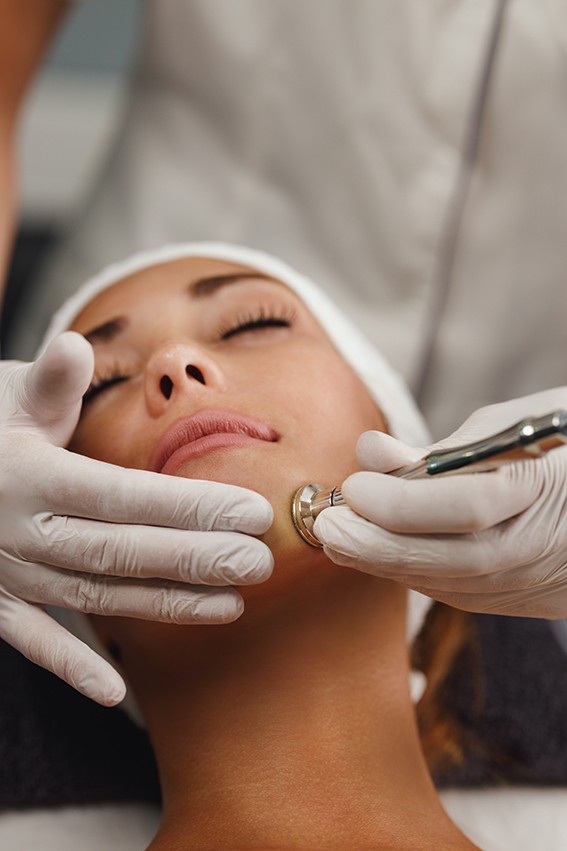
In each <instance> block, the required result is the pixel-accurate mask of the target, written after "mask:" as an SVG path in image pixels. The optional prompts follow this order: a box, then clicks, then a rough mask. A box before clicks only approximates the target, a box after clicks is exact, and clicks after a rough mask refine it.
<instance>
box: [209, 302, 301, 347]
mask: <svg viewBox="0 0 567 851" xmlns="http://www.w3.org/2000/svg"><path fill="white" fill-rule="evenodd" d="M294 320H295V314H294V313H293V311H289V312H282V313H280V314H279V315H278V314H275V313H267V312H265V311H264V310H263V309H260V310H259V311H258V313H256V314H248V315H247V316H244V317H241V318H240V319H237V320H236V322H235V323H234V324H233V325H230V326H228V327H224V328H221V330H220V332H219V336H220V339H221V340H229V339H230V338H231V337H235V336H236V335H237V334H245V333H246V332H247V331H261V330H263V329H264V328H290V327H291V326H292V325H293V322H294Z"/></svg>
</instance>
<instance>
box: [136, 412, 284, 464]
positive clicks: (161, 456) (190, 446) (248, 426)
mask: <svg viewBox="0 0 567 851" xmlns="http://www.w3.org/2000/svg"><path fill="white" fill-rule="evenodd" d="M279 438H280V435H279V434H278V432H277V431H276V430H275V429H274V428H272V427H271V426H270V425H268V424H267V423H265V422H264V421H263V420H260V419H258V418H257V417H252V416H250V415H249V414H242V413H240V412H239V411H230V410H222V409H218V408H215V409H205V410H202V411H198V412H197V413H196V414H193V415H192V416H190V417H184V418H183V419H181V420H177V421H176V422H174V423H173V424H172V425H171V426H170V427H169V428H168V429H167V430H166V431H165V432H164V434H163V435H162V436H161V438H160V440H159V442H158V444H157V445H156V446H155V447H154V449H153V451H152V453H151V455H150V458H149V461H148V470H151V471H152V472H154V473H166V474H172V473H174V472H175V471H176V470H177V469H178V468H179V467H180V466H181V465H182V464H184V463H185V462H186V461H189V460H191V459H193V458H197V457H199V456H201V455H205V454H206V453H208V452H212V451H214V450H216V449H230V448H235V447H238V446H247V445H250V444H251V443H254V442H256V441H258V440H260V441H264V442H267V443H275V442H277V441H278V440H279Z"/></svg>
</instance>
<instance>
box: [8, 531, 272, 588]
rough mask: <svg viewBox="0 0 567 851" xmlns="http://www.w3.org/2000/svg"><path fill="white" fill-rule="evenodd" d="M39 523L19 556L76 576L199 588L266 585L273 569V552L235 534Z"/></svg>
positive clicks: (19, 568) (20, 573) (250, 539)
mask: <svg viewBox="0 0 567 851" xmlns="http://www.w3.org/2000/svg"><path fill="white" fill-rule="evenodd" d="M35 519H36V524H35V529H34V534H33V535H31V536H30V537H29V539H28V540H27V541H26V542H25V544H24V545H22V547H20V555H21V556H22V557H23V558H25V559H26V560H27V561H34V562H46V563H48V564H49V565H53V566H56V567H64V568H69V569H71V570H76V571H86V572H88V573H97V574H98V573H104V574H112V575H114V576H122V577H131V578H139V579H142V578H157V577H161V578H163V579H171V580H173V581H176V582H189V583H192V584H196V585H252V584H255V583H258V582H263V581H264V580H266V579H268V578H269V577H270V575H271V573H272V570H273V566H274V559H273V556H272V553H271V550H270V549H269V548H268V547H267V546H266V545H265V544H264V543H262V541H259V540H257V539H256V538H251V537H250V536H249V535H242V534H239V533H237V532H191V531H186V530H181V529H165V528H163V527H160V526H151V527H147V526H132V525H126V524H120V525H118V524H115V523H102V522H97V521H92V520H83V519H81V518H77V517H59V516H58V515H44V516H43V517H36V518H35ZM17 567H18V571H19V574H18V577H17V578H18V581H19V582H21V580H22V571H21V567H20V566H19V565H18V566H17ZM8 570H9V568H6V576H7V572H8ZM28 581H29V580H28Z"/></svg>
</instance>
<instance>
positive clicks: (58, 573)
mask: <svg viewBox="0 0 567 851" xmlns="http://www.w3.org/2000/svg"><path fill="white" fill-rule="evenodd" d="M26 569H27V570H29V574H30V584H29V585H28V587H27V589H26V600H27V601H28V602H30V603H40V604H42V605H51V606H59V607H60V608H63V609H71V610H73V611H78V612H84V613H85V614H96V615H113V616H116V617H125V618H140V619H141V620H153V621H160V622H162V623H175V624H190V623H230V622H231V621H234V620H236V619H237V618H239V617H240V615H241V614H242V612H243V611H244V603H243V600H242V597H241V596H240V594H239V593H238V591H236V590H235V589H234V588H231V587H230V586H229V587H222V588H212V587H208V586H206V585H182V584H180V583H177V582H170V581H168V580H157V579H144V580H142V581H140V582H138V581H137V580H135V579H116V578H114V577H112V578H107V577H104V576H96V575H93V574H90V573H87V574H81V573H72V572H70V571H65V570H58V569H57V568H53V567H46V566H45V565H41V564H34V565H27V566H26Z"/></svg>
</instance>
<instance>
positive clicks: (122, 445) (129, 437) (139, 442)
mask: <svg viewBox="0 0 567 851" xmlns="http://www.w3.org/2000/svg"><path fill="white" fill-rule="evenodd" d="M141 435H143V429H141V428H140V418H139V416H138V414H137V412H136V411H135V410H134V409H133V406H131V405H128V406H119V405H118V404H116V405H108V406H104V407H103V406H102V405H101V406H100V409H93V410H92V411H89V412H88V414H87V415H86V416H84V417H83V419H82V420H80V421H79V424H78V426H77V428H76V429H75V433H74V434H73V437H72V438H71V441H70V443H69V446H68V448H69V449H70V450H71V451H72V452H77V453H79V454H80V455H86V456H87V457H89V458H95V459H96V460H97V461H106V462H107V463H108V464H117V465H119V466H121V467H135V468H142V469H143V468H144V467H145V458H146V457H147V453H145V451H144V438H143V437H142V436H141Z"/></svg>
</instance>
